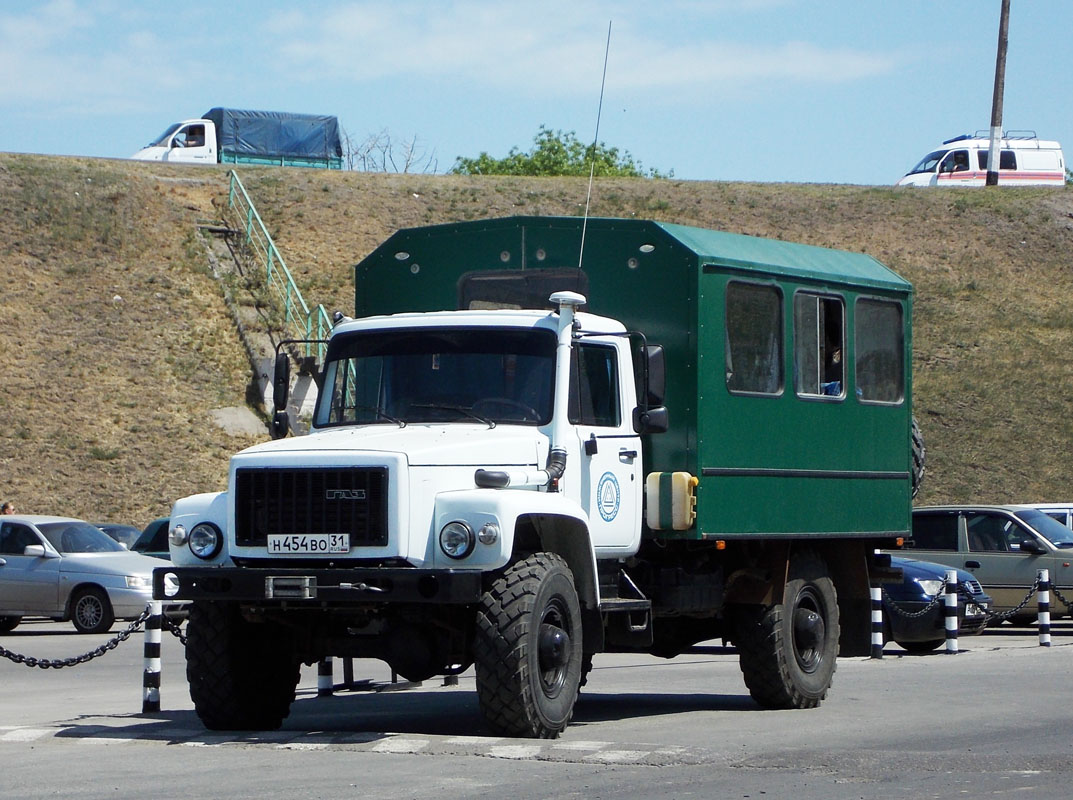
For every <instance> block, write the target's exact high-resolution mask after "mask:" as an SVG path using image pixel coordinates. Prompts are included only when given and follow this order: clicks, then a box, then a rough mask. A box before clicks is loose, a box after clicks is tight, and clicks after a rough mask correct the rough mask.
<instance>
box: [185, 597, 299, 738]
mask: <svg viewBox="0 0 1073 800" xmlns="http://www.w3.org/2000/svg"><path fill="white" fill-rule="evenodd" d="M186 677H187V680H188V681H189V683H190V699H191V700H193V701H194V709H195V710H196V711H197V715H198V717H200V718H201V721H202V722H203V723H204V725H205V727H206V728H209V729H210V730H225V731H226V730H275V729H276V728H278V727H279V726H280V725H281V724H283V720H284V719H285V718H286V717H287V715H288V714H289V713H290V708H291V703H293V702H294V690H295V687H296V686H297V685H298V677H299V662H298V659H297V657H296V656H295V655H294V649H293V647H292V645H291V642H290V637H289V636H288V635H287V633H286V631H284V630H282V629H281V628H280V627H279V626H276V625H272V624H269V623H251V622H247V621H246V620H244V619H243V618H242V617H241V615H240V614H239V612H238V608H237V606H234V605H232V604H221V603H194V604H193V606H192V607H191V609H190V619H189V622H188V623H187V631H186Z"/></svg>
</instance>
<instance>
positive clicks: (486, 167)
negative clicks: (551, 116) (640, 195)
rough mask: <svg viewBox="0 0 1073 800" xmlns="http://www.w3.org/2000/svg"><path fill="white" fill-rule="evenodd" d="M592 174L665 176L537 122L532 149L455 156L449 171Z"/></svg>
mask: <svg viewBox="0 0 1073 800" xmlns="http://www.w3.org/2000/svg"><path fill="white" fill-rule="evenodd" d="M590 169H592V170H593V171H594V174H596V175H600V176H609V177H625V178H667V177H671V176H673V175H674V170H671V172H670V173H669V174H667V175H664V174H662V173H660V172H659V171H658V170H655V169H649V170H646V169H645V168H644V167H643V166H642V164H641V163H640V162H639V161H634V160H633V156H631V155H630V154H629V152H626V151H624V152H622V153H621V154H620V153H619V150H618V148H617V147H608V146H607V145H606V144H604V143H603V142H599V143H597V144H595V145H591V144H590V145H585V144H582V143H581V142H580V141H578V138H577V136H576V134H575V133H574V132H573V131H568V132H565V133H564V132H563V131H552V130H549V129H548V128H546V127H545V126H543V125H541V126H540V130H539V131H537V135H536V136H534V137H533V149H532V150H530V151H529V152H528V153H522V152H521V151H519V150H518V148H517V147H512V148H511V149H510V152H509V153H507V155H506V156H505V157H503V158H493V157H492V156H490V155H488V153H485V152H482V153H481V154H480V155H478V156H477V157H476V158H465V157H463V156H458V158H456V159H455V163H454V166H453V167H451V170H450V171H451V172H452V173H454V174H456V175H543V176H556V175H575V176H587V175H588V174H589V170H590Z"/></svg>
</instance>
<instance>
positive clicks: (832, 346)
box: [794, 292, 846, 399]
mask: <svg viewBox="0 0 1073 800" xmlns="http://www.w3.org/2000/svg"><path fill="white" fill-rule="evenodd" d="M845 316H846V315H845V305H844V304H843V302H842V298H840V297H825V296H823V295H818V294H811V293H808V292H798V293H797V294H796V295H794V390H795V391H796V392H797V394H798V395H799V396H801V397H827V398H831V399H838V398H842V397H845V393H846V364H845V352H846V328H845V325H844V320H845Z"/></svg>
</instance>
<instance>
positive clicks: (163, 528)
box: [130, 517, 171, 560]
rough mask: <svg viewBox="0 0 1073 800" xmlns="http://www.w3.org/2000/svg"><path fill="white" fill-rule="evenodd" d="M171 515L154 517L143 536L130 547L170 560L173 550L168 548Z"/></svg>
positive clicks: (147, 554)
mask: <svg viewBox="0 0 1073 800" xmlns="http://www.w3.org/2000/svg"><path fill="white" fill-rule="evenodd" d="M169 519H170V517H160V518H159V519H154V520H153V521H152V522H150V523H149V524H148V525H146V526H145V530H144V531H142V533H141V536H139V537H138V540H137V541H136V542H135V543H134V544H133V546H132V547H131V548H130V549H131V550H133V551H134V552H135V553H141V554H142V555H143V556H152V557H153V558H163V559H167V560H170V559H171V552H170V551H169V549H168V520H169Z"/></svg>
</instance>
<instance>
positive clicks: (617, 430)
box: [568, 337, 642, 556]
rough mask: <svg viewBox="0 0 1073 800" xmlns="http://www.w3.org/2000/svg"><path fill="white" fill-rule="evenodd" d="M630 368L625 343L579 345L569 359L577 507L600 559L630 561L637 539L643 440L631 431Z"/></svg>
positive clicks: (639, 518)
mask: <svg viewBox="0 0 1073 800" xmlns="http://www.w3.org/2000/svg"><path fill="white" fill-rule="evenodd" d="M630 363H631V361H630V351H629V344H628V340H627V339H625V338H620V339H610V337H609V338H608V340H605V341H597V340H585V339H583V340H581V342H579V343H578V344H577V345H576V346H575V347H574V352H573V355H572V357H571V369H570V372H571V376H570V377H571V379H570V422H571V423H572V425H573V428H574V431H575V433H576V435H577V437H578V442H577V453H578V457H579V459H580V461H581V464H580V469H579V470H578V471H577V472H576V473H575V474H577V475H578V478H579V481H580V486H579V487H578V490H579V502H580V503H581V505H582V507H583V508H585V510H586V511H587V512H588V516H589V532H590V535H591V537H592V544H593V547H595V548H596V551H597V553H599V554H600V555H602V556H614V555H616V554H618V553H621V554H622V555H632V554H633V553H634V552H635V551H636V548H637V546H638V545H639V543H640V537H641V495H642V490H641V484H642V481H641V439H640V437H639V436H638V435H637V433H636V432H635V431H634V430H633V421H632V413H631V410H632V408H633V406H634V405H635V404H636V398H635V397H634V395H635V391H634V389H633V372H632V369H631V368H630V367H629V365H630ZM570 471H571V470H569V467H568V472H570Z"/></svg>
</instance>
